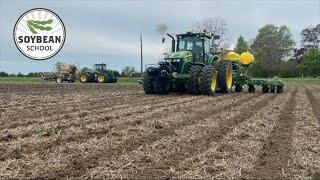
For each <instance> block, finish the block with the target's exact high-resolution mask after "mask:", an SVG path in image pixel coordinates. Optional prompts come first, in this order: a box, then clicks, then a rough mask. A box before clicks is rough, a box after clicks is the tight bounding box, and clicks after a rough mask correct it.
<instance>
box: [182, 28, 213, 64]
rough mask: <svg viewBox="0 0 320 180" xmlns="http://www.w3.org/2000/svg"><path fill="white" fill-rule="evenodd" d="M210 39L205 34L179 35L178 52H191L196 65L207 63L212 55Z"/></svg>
mask: <svg viewBox="0 0 320 180" xmlns="http://www.w3.org/2000/svg"><path fill="white" fill-rule="evenodd" d="M210 39H211V36H208V35H206V34H204V33H187V34H179V35H177V52H179V51H191V52H192V55H193V62H194V63H205V62H207V61H208V57H209V55H210Z"/></svg>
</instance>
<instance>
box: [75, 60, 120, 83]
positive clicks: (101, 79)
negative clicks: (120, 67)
mask: <svg viewBox="0 0 320 180" xmlns="http://www.w3.org/2000/svg"><path fill="white" fill-rule="evenodd" d="M79 80H80V82H81V83H90V82H98V83H116V82H117V77H116V75H115V71H113V70H110V69H107V68H106V64H104V63H101V64H94V66H93V69H92V71H88V72H84V73H81V74H80V77H79Z"/></svg>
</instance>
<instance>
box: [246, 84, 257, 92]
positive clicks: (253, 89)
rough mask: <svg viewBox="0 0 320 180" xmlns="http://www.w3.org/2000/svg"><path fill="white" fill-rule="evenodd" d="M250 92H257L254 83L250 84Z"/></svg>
mask: <svg viewBox="0 0 320 180" xmlns="http://www.w3.org/2000/svg"><path fill="white" fill-rule="evenodd" d="M248 92H249V93H254V92H256V88H255V87H254V86H253V85H249V88H248Z"/></svg>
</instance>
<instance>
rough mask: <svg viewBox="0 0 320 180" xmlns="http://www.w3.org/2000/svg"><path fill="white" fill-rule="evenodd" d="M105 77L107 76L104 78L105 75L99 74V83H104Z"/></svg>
mask: <svg viewBox="0 0 320 180" xmlns="http://www.w3.org/2000/svg"><path fill="white" fill-rule="evenodd" d="M104 79H105V78H104V75H99V76H98V82H99V83H103V82H104Z"/></svg>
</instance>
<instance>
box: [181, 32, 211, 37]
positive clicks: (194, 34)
mask: <svg viewBox="0 0 320 180" xmlns="http://www.w3.org/2000/svg"><path fill="white" fill-rule="evenodd" d="M177 36H178V37H183V38H184V37H206V38H208V39H211V36H208V35H207V34H205V33H192V32H187V33H186V34H177Z"/></svg>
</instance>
